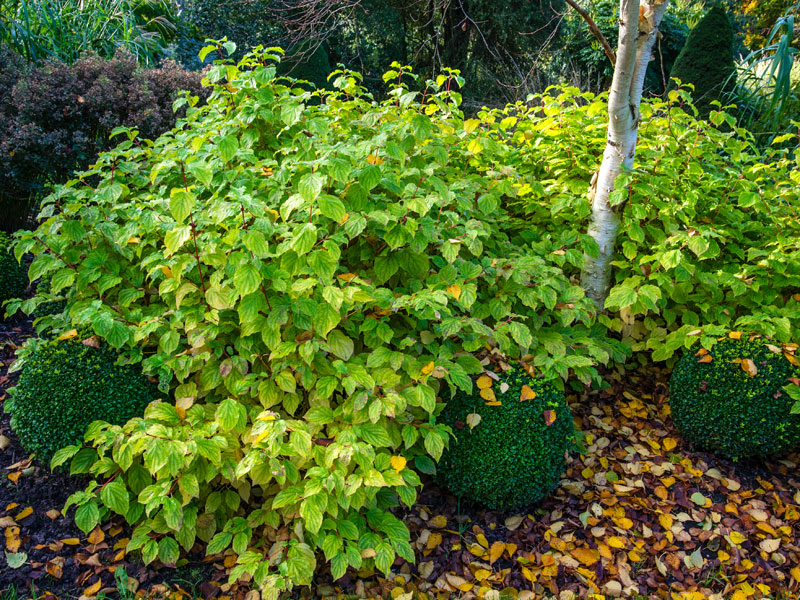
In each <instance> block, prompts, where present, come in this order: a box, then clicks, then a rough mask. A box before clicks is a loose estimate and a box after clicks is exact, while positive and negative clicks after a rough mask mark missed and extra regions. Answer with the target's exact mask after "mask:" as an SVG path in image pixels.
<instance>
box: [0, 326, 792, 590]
mask: <svg viewBox="0 0 800 600" xmlns="http://www.w3.org/2000/svg"><path fill="white" fill-rule="evenodd" d="M31 332H32V330H31V327H30V323H29V322H27V321H25V320H22V319H17V320H15V321H12V322H10V323H2V322H0V401H1V400H2V398H3V397H4V396H5V389H6V388H8V387H10V386H11V385H13V383H14V380H15V376H14V375H11V376H9V375H7V367H8V365H9V364H10V363H11V361H12V360H13V355H14V351H15V349H16V347H17V346H19V345H20V344H21V343H22V341H23V340H24V338H25V337H26V336H28V335H30V334H31ZM667 378H668V373H667V372H666V371H664V370H662V369H659V368H656V367H648V368H645V369H642V370H639V371H636V372H634V373H632V374H629V375H624V376H623V375H620V374H618V373H616V372H610V373H608V374H607V377H606V379H607V381H608V382H609V383H610V384H611V385H610V387H609V388H608V389H607V390H604V391H602V392H598V391H591V392H587V393H585V394H583V395H581V396H580V397H579V396H578V395H573V396H572V397H570V399H569V400H570V403H571V407H572V410H573V414H574V415H575V419H576V423H577V424H578V425H579V427H580V428H581V429H582V431H583V432H584V433H585V434H586V440H585V444H586V446H587V450H588V451H587V453H586V454H585V455H579V454H573V455H572V456H571V458H570V460H569V462H568V464H567V467H566V470H565V474H564V479H563V481H562V484H561V486H560V487H559V488H558V489H557V490H556V491H555V492H554V493H553V495H552V496H551V497H550V498H548V499H547V500H545V501H544V502H543V503H541V504H540V505H538V506H533V507H530V508H529V510H528V511H525V512H521V513H498V512H491V511H482V510H480V509H479V508H475V507H471V506H469V505H466V504H464V503H459V501H458V500H457V499H455V498H453V497H452V496H450V495H448V494H447V493H446V492H444V491H443V490H441V489H440V488H438V487H437V486H436V485H435V484H434V483H432V482H428V483H427V484H426V485H425V487H424V489H423V490H422V492H421V495H420V499H419V502H418V503H417V504H416V505H415V506H414V508H413V509H411V510H405V511H402V510H400V511H398V515H400V516H402V517H403V518H404V520H405V522H406V523H407V524H408V527H409V529H410V530H411V536H412V544H413V546H414V548H415V549H416V551H417V564H416V565H410V564H408V563H405V562H404V561H401V560H398V561H397V563H396V564H395V569H394V573H393V576H392V577H391V578H389V579H386V578H384V577H382V576H380V575H377V574H375V573H372V572H369V571H362V572H358V573H356V572H348V573H347V574H346V575H345V577H343V578H342V579H341V580H339V581H336V582H332V581H330V576H329V574H328V573H327V572H326V570H325V569H324V568H322V569H320V571H319V576H318V583H317V585H316V586H315V588H314V589H313V590H308V589H306V590H299V591H298V593H296V594H294V595H295V596H296V595H302V596H306V597H308V596H316V597H319V596H337V595H339V594H345V595H354V596H360V597H364V596H372V597H377V596H381V597H389V596H391V597H393V598H395V600H411V598H415V597H430V598H434V597H443V598H447V597H459V598H460V597H463V598H470V597H482V598H487V599H489V600H498V599H499V598H500V597H501V594H500V593H499V592H501V591H503V590H505V593H504V594H502V597H504V598H518V599H519V600H526V599H529V598H540V597H554V596H555V597H559V598H562V599H565V598H570V597H580V598H584V597H592V596H593V595H594V594H599V595H602V596H604V597H606V598H608V597H613V596H621V597H637V596H640V597H644V598H650V597H653V598H719V599H720V600H721V599H723V598H725V599H732V600H743V599H746V598H760V597H764V596H766V595H772V596H776V595H779V596H780V597H781V598H793V597H796V596H797V593H798V590H800V567H798V565H800V545H798V540H800V476H798V469H797V465H798V463H800V458H798V456H797V455H792V456H788V457H783V458H780V459H774V460H770V461H740V462H738V463H734V462H731V461H728V460H725V459H722V458H719V457H716V456H713V455H710V454H707V453H704V452H702V451H698V450H696V449H693V448H691V447H689V446H688V445H687V444H685V443H684V442H683V440H681V438H680V436H679V435H678V433H677V432H676V431H675V430H674V428H673V426H672V422H671V419H670V417H669V404H668V399H667V383H666V382H667ZM0 436H1V437H0V446H2V447H3V448H2V449H0V531H2V533H0V544H3V545H4V548H3V549H4V550H5V555H3V554H0V591H3V590H6V589H9V588H10V587H12V586H13V587H14V588H15V589H16V590H17V591H18V592H19V593H22V591H23V590H30V589H31V585H33V586H34V587H35V588H36V590H37V591H38V592H39V593H43V592H49V593H50V594H51V597H52V596H56V597H58V598H61V599H65V598H78V597H80V596H81V595H84V596H85V597H87V596H92V595H93V594H97V593H100V592H103V591H105V592H107V593H110V592H112V591H113V588H114V570H115V569H117V568H119V567H123V568H124V569H125V572H126V573H127V574H128V575H129V576H130V578H131V581H132V586H133V587H134V588H136V589H138V591H139V594H140V595H142V596H145V595H146V596H149V597H163V596H164V595H165V594H166V592H167V590H171V591H175V590H183V592H185V593H180V592H179V593H178V594H177V595H175V596H171V597H176V598H181V597H184V596H186V597H203V598H245V597H247V599H248V600H254V598H256V597H257V596H254V594H253V593H252V592H251V593H250V594H249V595H248V588H247V586H246V585H238V586H235V587H233V588H230V587H229V586H227V585H225V583H224V582H225V581H226V580H227V576H226V575H225V570H226V569H227V568H229V567H230V566H232V564H233V562H234V561H235V557H233V556H227V557H226V556H223V557H213V559H206V560H203V559H202V554H201V553H200V552H198V553H196V554H194V555H193V556H191V557H190V560H189V561H188V562H187V564H185V565H183V566H182V567H180V568H178V569H169V568H166V567H159V566H158V565H156V566H155V567H152V568H145V567H143V566H142V565H141V563H140V562H139V561H138V559H137V557H136V555H132V556H130V557H129V556H127V555H126V553H125V544H126V543H127V539H128V538H129V537H130V530H129V528H127V527H125V526H124V524H122V523H120V522H118V521H112V522H111V523H108V524H106V525H105V526H104V527H103V528H102V529H98V530H96V531H95V532H93V533H92V534H91V535H90V536H88V538H87V536H85V535H84V534H83V533H81V532H80V531H79V530H78V529H77V528H76V527H75V526H74V524H73V523H72V520H71V514H70V515H67V516H66V517H64V516H62V515H60V514H58V511H60V510H61V508H63V505H64V501H65V500H66V498H67V497H68V496H69V494H71V493H72V492H73V491H75V490H78V489H81V488H82V486H83V485H84V483H85V481H84V480H81V479H79V478H70V477H68V476H67V475H65V474H63V473H51V472H50V471H49V469H46V468H43V467H39V466H37V465H36V464H34V463H31V462H30V461H29V459H28V457H27V455H26V454H25V452H24V451H23V450H22V448H21V447H20V446H19V443H18V441H17V439H16V437H15V435H14V433H13V431H11V430H10V428H9V423H8V415H6V414H2V417H1V418H0ZM4 440H5V441H4ZM29 509H30V510H29ZM9 553H11V554H15V555H18V554H19V553H25V555H26V556H25V560H24V562H23V564H22V565H21V566H19V567H18V568H13V569H12V568H10V567H9V566H8V564H6V560H7V557H8V556H9ZM12 560H13V557H12ZM20 597H23V596H20ZM597 597H599V596H597Z"/></svg>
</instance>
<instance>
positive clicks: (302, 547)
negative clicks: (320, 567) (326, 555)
mask: <svg viewBox="0 0 800 600" xmlns="http://www.w3.org/2000/svg"><path fill="white" fill-rule="evenodd" d="M286 567H287V568H286V573H287V575H288V576H289V577H290V578H291V579H292V581H293V582H294V583H295V584H296V585H309V584H310V583H311V580H312V578H313V577H314V570H315V569H316V568H317V559H316V557H315V556H314V551H313V550H312V549H311V547H310V546H309V545H308V544H302V543H301V544H295V545H293V546H290V547H289V551H288V553H287V557H286Z"/></svg>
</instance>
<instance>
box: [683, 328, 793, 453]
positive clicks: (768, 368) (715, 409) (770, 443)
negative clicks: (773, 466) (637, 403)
mask: <svg viewBox="0 0 800 600" xmlns="http://www.w3.org/2000/svg"><path fill="white" fill-rule="evenodd" d="M709 354H710V355H711V357H712V360H711V362H700V357H698V356H696V355H694V354H692V353H686V355H685V356H684V357H683V358H682V359H681V360H680V361H679V362H678V364H677V366H676V367H675V370H674V371H673V372H672V377H671V379H670V386H669V387H670V404H671V409H672V420H673V421H674V422H675V426H676V427H677V428H678V431H680V432H681V435H683V437H684V438H685V439H686V440H687V441H688V442H691V443H692V444H695V445H697V446H698V447H701V448H706V449H708V450H711V451H712V452H716V453H719V454H721V455H723V456H727V457H729V458H733V459H737V458H745V457H752V456H767V455H769V454H774V453H779V452H785V451H787V450H790V449H792V448H795V447H797V445H798V443H799V442H800V415H792V414H790V409H791V407H792V404H793V400H792V399H791V398H789V396H788V394H786V392H784V391H782V390H781V388H782V387H783V386H785V385H786V384H787V383H789V382H788V378H789V377H792V376H796V375H797V371H798V369H797V368H796V367H793V366H792V365H791V364H790V363H789V361H788V360H786V358H785V357H784V356H783V355H782V354H776V353H775V352H772V351H771V350H769V349H768V348H767V346H766V344H765V343H764V341H763V340H753V341H746V340H732V339H726V340H724V341H721V342H719V343H718V344H717V345H716V346H714V348H713V349H711V350H710V351H709ZM747 359H749V360H752V361H753V364H754V365H755V367H756V369H757V372H756V374H755V376H752V377H751V375H750V374H749V373H748V372H746V371H745V370H744V369H743V368H742V364H741V361H742V360H747ZM734 361H737V362H734ZM746 366H747V364H746Z"/></svg>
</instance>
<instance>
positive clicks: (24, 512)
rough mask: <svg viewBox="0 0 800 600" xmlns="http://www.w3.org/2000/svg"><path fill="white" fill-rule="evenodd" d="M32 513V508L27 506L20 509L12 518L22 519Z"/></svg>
mask: <svg viewBox="0 0 800 600" xmlns="http://www.w3.org/2000/svg"><path fill="white" fill-rule="evenodd" d="M32 514H33V508H32V507H30V506H29V507H28V508H26V509H24V510H21V511H20V512H19V514H18V515H17V516H16V517H14V520H15V521H22V520H23V519H26V518H27V517H30V516H31V515H32Z"/></svg>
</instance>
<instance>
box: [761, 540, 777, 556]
mask: <svg viewBox="0 0 800 600" xmlns="http://www.w3.org/2000/svg"><path fill="white" fill-rule="evenodd" d="M780 546H781V541H780V540H776V539H766V540H762V541H761V543H759V544H758V547H759V548H761V549H762V550H763V551H764V552H766V553H768V554H769V553H772V552H775V551H776V550H777V549H778V548H780Z"/></svg>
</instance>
